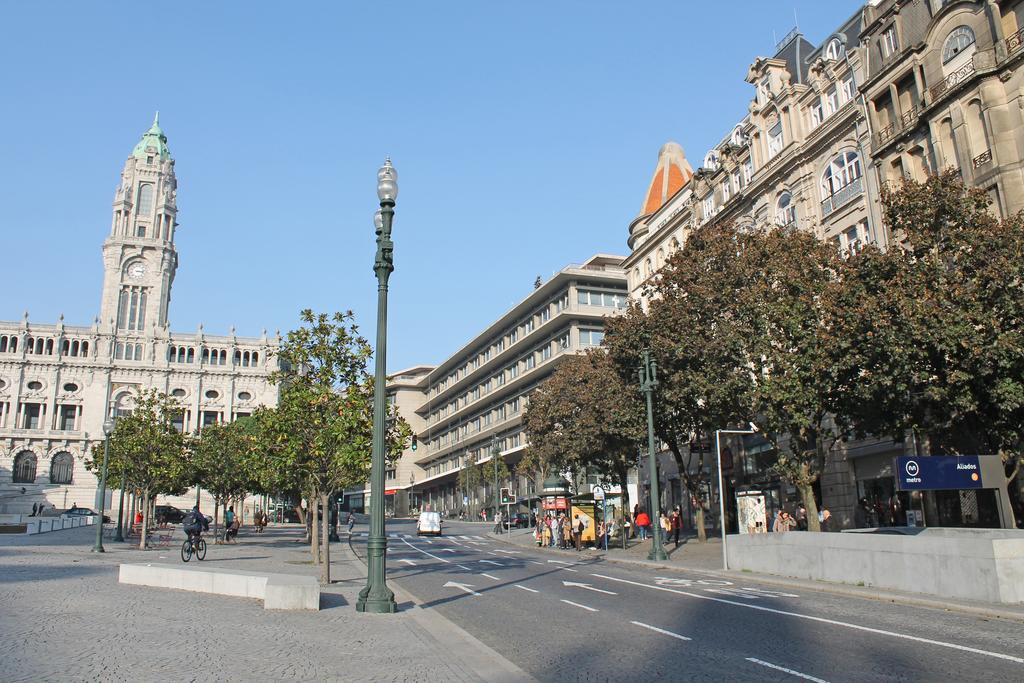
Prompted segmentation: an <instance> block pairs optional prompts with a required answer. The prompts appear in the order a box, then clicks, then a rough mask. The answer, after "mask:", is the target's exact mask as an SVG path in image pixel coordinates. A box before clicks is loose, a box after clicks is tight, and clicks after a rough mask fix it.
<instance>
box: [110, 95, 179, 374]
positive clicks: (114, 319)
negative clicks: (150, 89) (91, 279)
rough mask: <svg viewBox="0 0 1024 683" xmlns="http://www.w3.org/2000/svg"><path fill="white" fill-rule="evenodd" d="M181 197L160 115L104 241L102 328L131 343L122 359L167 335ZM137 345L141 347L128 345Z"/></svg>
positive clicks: (134, 162) (129, 165)
mask: <svg viewBox="0 0 1024 683" xmlns="http://www.w3.org/2000/svg"><path fill="white" fill-rule="evenodd" d="M176 197H177V180H176V179H175V176H174V159H172V158H171V152H170V150H169V149H168V147H167V136H166V135H164V132H163V130H161V128H160V114H159V112H158V113H157V115H156V117H155V118H154V119H153V125H152V126H151V127H150V128H149V130H147V131H146V132H145V133H144V134H143V135H142V140H140V141H139V143H138V144H137V145H135V149H133V150H132V153H131V156H129V157H128V160H127V161H126V162H125V164H124V170H123V171H121V182H120V183H119V185H118V187H117V190H116V191H115V193H114V206H113V218H112V221H111V227H110V235H109V236H108V237H107V239H106V241H105V242H104V243H103V300H102V301H101V303H100V327H101V329H103V330H104V331H107V332H109V333H112V334H114V335H116V336H117V338H118V340H119V341H124V342H126V343H125V344H123V345H122V344H119V345H118V348H119V353H121V354H122V355H123V354H125V353H132V352H133V351H134V350H135V349H139V350H140V351H141V349H143V348H145V345H144V341H145V337H150V338H152V337H153V335H154V333H155V332H156V331H157V330H159V331H161V332H162V333H166V332H167V308H168V306H169V304H170V299H171V284H172V283H173V282H174V272H175V270H177V267H178V252H177V251H176V250H175V248H174V231H175V229H176V228H177V223H176V222H175V220H174V219H175V216H176V215H177V212H178V208H177V198H176ZM133 341H137V342H139V343H138V344H131V343H127V342H133ZM122 349H127V350H128V351H122ZM125 359H127V360H141V358H127V357H125Z"/></svg>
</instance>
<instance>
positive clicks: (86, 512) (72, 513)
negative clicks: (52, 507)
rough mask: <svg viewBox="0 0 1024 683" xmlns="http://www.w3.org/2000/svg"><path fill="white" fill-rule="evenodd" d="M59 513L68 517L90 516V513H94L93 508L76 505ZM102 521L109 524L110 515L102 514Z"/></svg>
mask: <svg viewBox="0 0 1024 683" xmlns="http://www.w3.org/2000/svg"><path fill="white" fill-rule="evenodd" d="M61 514H62V515H67V516H68V517H91V516H92V515H95V514H96V513H95V512H94V511H93V510H91V509H90V508H78V507H75V508H71V509H70V510H65V511H64V512H62V513H61ZM103 523H104V524H110V517H108V516H106V515H103Z"/></svg>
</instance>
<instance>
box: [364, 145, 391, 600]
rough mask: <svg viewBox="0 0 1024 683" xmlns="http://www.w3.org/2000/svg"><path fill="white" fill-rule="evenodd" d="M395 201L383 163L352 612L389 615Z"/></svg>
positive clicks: (386, 165)
mask: <svg viewBox="0 0 1024 683" xmlns="http://www.w3.org/2000/svg"><path fill="white" fill-rule="evenodd" d="M397 196H398V173H397V172H396V171H395V168H394V167H393V166H392V165H391V159H390V158H389V159H387V160H386V161H385V162H384V165H383V166H381V168H380V170H379V171H378V172H377V197H378V198H379V199H380V210H379V211H378V212H377V213H376V214H375V215H374V224H375V226H376V229H377V256H376V258H375V259H374V262H373V272H374V273H376V275H377V346H376V352H375V354H374V356H375V358H374V377H373V460H372V464H371V467H370V535H369V537H368V538H367V541H366V552H367V556H366V586H365V587H364V588H363V589H362V590H361V591H359V599H358V600H357V601H356V610H357V611H359V612H376V613H382V614H383V613H390V612H394V611H395V610H396V609H397V606H396V605H395V594H394V593H392V592H391V589H389V588H388V586H387V583H386V574H385V566H384V553H385V551H386V550H387V546H388V539H387V537H386V535H385V534H384V436H385V419H386V417H387V401H386V396H385V386H384V385H385V380H386V371H387V363H386V360H387V343H388V278H389V277H390V276H391V273H392V271H394V269H395V266H394V261H393V252H394V249H395V243H394V242H392V241H391V222H392V220H393V219H394V216H395V198H396V197H397Z"/></svg>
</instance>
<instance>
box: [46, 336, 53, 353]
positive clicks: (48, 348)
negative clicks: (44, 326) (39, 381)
mask: <svg viewBox="0 0 1024 683" xmlns="http://www.w3.org/2000/svg"><path fill="white" fill-rule="evenodd" d="M46 355H47V356H52V355H53V340H52V339H47V340H46Z"/></svg>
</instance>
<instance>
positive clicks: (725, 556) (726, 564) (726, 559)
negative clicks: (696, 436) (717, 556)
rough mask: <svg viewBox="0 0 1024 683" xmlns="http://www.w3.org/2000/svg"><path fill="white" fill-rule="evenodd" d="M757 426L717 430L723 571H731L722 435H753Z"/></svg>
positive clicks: (719, 522)
mask: <svg viewBox="0 0 1024 683" xmlns="http://www.w3.org/2000/svg"><path fill="white" fill-rule="evenodd" d="M756 431H757V425H755V424H754V423H753V422H751V423H750V429H716V430H715V459H716V460H717V462H718V526H720V527H721V528H722V569H729V555H728V553H727V552H726V551H727V548H728V546H727V545H726V543H727V541H726V540H725V537H726V534H725V478H724V477H723V476H722V437H721V435H722V434H753V433H754V432H756Z"/></svg>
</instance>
